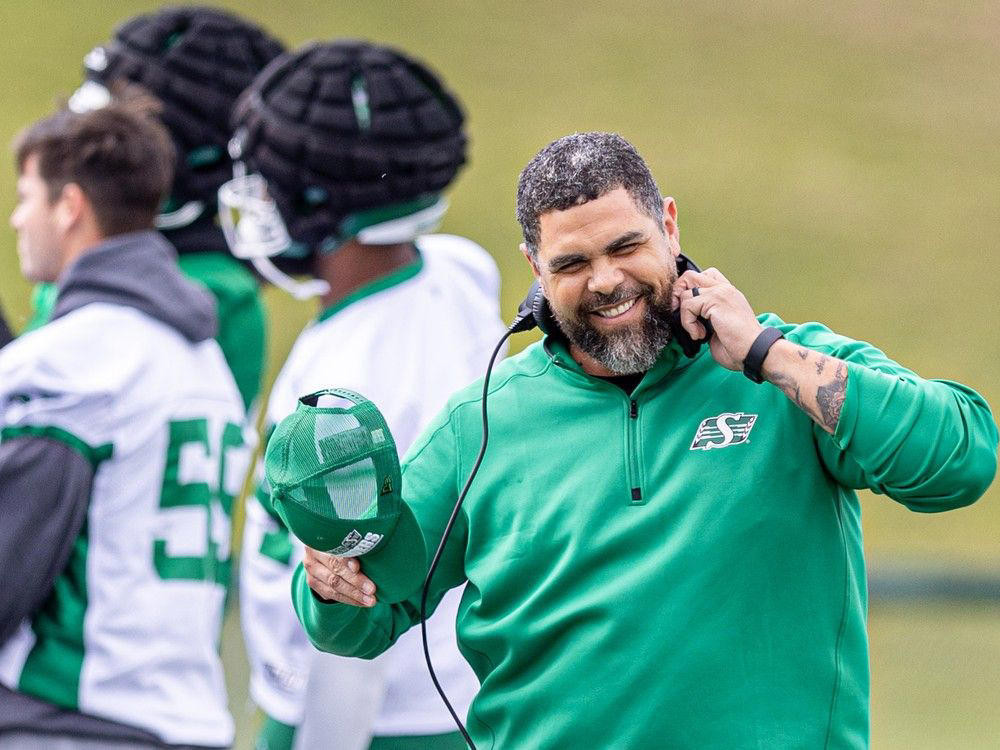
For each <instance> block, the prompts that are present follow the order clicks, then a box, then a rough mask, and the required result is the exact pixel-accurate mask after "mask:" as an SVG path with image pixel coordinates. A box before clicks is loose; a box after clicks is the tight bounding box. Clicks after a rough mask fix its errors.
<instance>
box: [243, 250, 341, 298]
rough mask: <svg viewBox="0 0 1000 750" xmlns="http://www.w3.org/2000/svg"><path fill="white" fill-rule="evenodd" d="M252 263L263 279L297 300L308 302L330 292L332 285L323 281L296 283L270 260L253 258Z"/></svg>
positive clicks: (312, 280)
mask: <svg viewBox="0 0 1000 750" xmlns="http://www.w3.org/2000/svg"><path fill="white" fill-rule="evenodd" d="M250 262H251V263H252V264H253V267H254V268H256V269H257V273H259V274H260V275H261V276H262V277H263V278H265V279H266V280H267V281H269V282H270V283H272V284H274V285H275V286H276V287H278V288H279V289H282V290H284V291H285V292H287V293H288V294H290V295H292V296H293V297H294V298H295V299H297V300H306V299H310V298H311V297H322V296H323V295H324V294H326V293H327V292H329V291H330V285H329V284H327V283H326V282H325V281H323V280H322V279H309V280H307V281H296V280H295V279H293V278H292V277H291V276H289V275H288V274H286V273H285V272H284V271H282V270H281V269H280V268H278V267H277V266H276V265H274V263H272V262H271V259H270V258H262V257H256V258H251V259H250Z"/></svg>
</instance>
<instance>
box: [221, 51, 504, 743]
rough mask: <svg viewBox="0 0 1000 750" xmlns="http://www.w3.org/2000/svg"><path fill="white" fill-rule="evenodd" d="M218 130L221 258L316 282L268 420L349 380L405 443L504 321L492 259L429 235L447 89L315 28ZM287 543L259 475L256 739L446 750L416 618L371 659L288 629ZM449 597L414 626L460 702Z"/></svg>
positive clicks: (251, 612)
mask: <svg viewBox="0 0 1000 750" xmlns="http://www.w3.org/2000/svg"><path fill="white" fill-rule="evenodd" d="M234 126H235V133H236V134H235V136H234V139H233V142H232V144H231V150H232V151H233V152H234V156H236V157H238V158H240V159H242V160H243V165H242V166H243V167H245V170H244V171H242V172H239V173H238V175H237V177H236V178H235V179H234V180H233V181H232V182H231V183H229V184H227V185H226V186H224V187H223V189H222V190H221V191H220V204H221V206H222V218H223V226H224V227H225V228H226V231H227V235H228V237H229V239H230V243H231V247H232V249H233V251H234V254H235V255H237V257H241V256H242V257H248V258H252V259H253V260H254V262H255V264H256V265H257V268H258V271H260V272H261V274H262V275H264V276H265V277H267V278H269V279H270V280H271V281H273V282H274V283H277V284H280V285H281V286H283V287H284V288H285V289H287V290H288V291H290V292H291V293H292V294H295V295H296V296H300V297H301V296H309V295H318V296H319V298H320V313H319V315H318V316H317V318H316V319H315V320H314V321H313V322H312V323H311V324H310V325H309V326H308V327H307V328H306V329H305V331H303V333H302V334H301V335H300V336H299V338H298V340H297V341H296V343H295V346H294V348H293V349H292V352H291V354H290V356H289V358H288V360H287V362H286V363H285V366H284V368H283V369H282V371H281V374H280V375H279V376H278V379H277V382H276V383H275V385H274V388H273V390H272V392H271V397H270V402H269V405H268V412H267V417H268V422H269V423H270V424H271V425H273V424H275V423H277V422H278V421H279V420H281V419H282V418H283V417H285V416H286V415H288V414H290V413H291V412H293V411H294V410H295V406H296V402H297V399H298V398H299V397H300V396H303V395H305V394H308V393H310V392H312V391H315V390H317V389H319V388H323V387H329V386H339V387H344V388H349V389H354V390H357V391H359V392H360V393H362V394H364V395H365V396H367V397H368V398H370V399H371V400H372V401H374V402H375V403H376V404H377V405H378V407H379V409H380V410H381V412H382V413H383V415H384V416H385V418H386V421H387V422H388V424H389V427H390V429H391V430H392V433H393V436H394V438H395V441H396V445H397V446H398V447H399V450H400V452H401V453H402V452H405V450H406V449H407V448H408V447H409V445H410V443H411V442H412V441H413V439H414V438H415V437H416V436H417V434H419V432H420V431H421V429H422V428H423V427H424V426H425V425H426V424H427V423H428V422H429V421H430V419H431V417H433V416H434V415H435V414H436V413H437V411H438V410H439V409H440V408H441V407H442V406H443V405H444V403H445V401H446V400H447V397H448V396H449V395H450V394H451V393H452V392H453V391H454V390H455V389H457V388H459V387H461V386H462V385H464V384H468V383H469V382H471V381H472V380H474V379H475V378H477V377H479V376H480V375H481V374H482V372H483V369H484V367H485V365H486V363H487V361H488V359H489V356H490V353H491V351H492V349H493V346H494V345H495V343H496V340H497V339H498V338H499V337H500V335H501V334H502V333H503V330H504V327H503V324H502V322H501V320H500V317H499V310H498V291H499V274H498V271H497V268H496V265H495V264H494V262H493V260H492V258H490V256H489V255H488V254H487V253H486V251H485V250H483V249H482V248H481V247H479V246H478V245H476V244H475V243H474V242H472V241H470V240H468V239H464V238H462V237H456V236H450V235H441V234H429V232H431V231H432V230H433V228H434V227H435V226H436V225H437V223H438V222H439V221H440V219H441V217H442V215H443V214H444V212H445V208H446V202H445V199H444V197H443V196H442V191H443V190H444V189H445V188H446V187H447V186H448V185H449V184H450V183H451V181H452V180H453V178H454V177H455V175H456V173H457V172H458V170H459V168H460V167H461V165H462V164H463V163H464V161H465V145H466V139H465V134H464V132H463V114H462V110H461V107H460V105H459V104H458V102H457V101H456V99H455V98H454V96H453V95H452V94H451V93H450V92H448V91H447V90H446V89H445V88H444V86H443V84H442V83H441V81H440V80H439V79H438V78H437V76H436V75H435V74H434V73H432V72H431V71H429V70H428V69H427V68H426V67H425V66H424V65H423V64H421V63H420V62H418V61H416V60H413V59H412V58H409V57H407V56H405V55H403V54H401V53H399V52H397V51H395V50H392V49H389V48H386V47H382V46H379V45H375V44H368V43H364V42H355V41H352V42H346V41H345V42H334V43H328V44H313V45H309V46H307V47H304V48H302V49H300V50H298V51H297V52H295V53H289V54H286V55H284V56H282V57H280V58H278V59H277V60H275V61H274V62H273V63H272V64H271V65H270V66H269V67H268V68H267V69H265V71H264V72H263V73H261V75H260V76H258V78H257V79H256V80H255V81H254V83H253V84H252V85H251V87H250V88H249V89H248V90H247V91H246V92H244V94H243V96H242V97H241V99H240V101H239V102H238V103H237V106H236V109H235V113H234ZM266 256H269V257H266ZM272 260H273V263H272ZM286 272H288V273H299V274H304V275H307V276H309V277H311V278H310V280H308V281H305V282H296V281H293V280H292V279H291V278H289V277H288V276H285V273H286ZM261 481H262V480H261ZM302 552H303V548H302V546H301V544H300V543H299V542H298V541H297V540H295V539H294V538H292V537H290V536H289V534H288V532H287V531H286V530H285V528H284V527H283V526H282V524H281V521H280V520H279V519H278V517H277V515H276V514H275V512H274V511H273V509H272V508H271V504H270V500H269V496H268V490H267V487H266V486H263V485H262V484H261V485H259V486H258V491H257V493H256V497H251V498H250V500H249V503H248V507H247V526H246V531H245V534H244V546H243V554H242V557H241V569H240V573H241V575H240V587H241V588H240V601H241V608H242V610H241V611H242V621H243V628H244V634H245V637H246V643H247V650H248V653H249V656H250V661H251V665H252V682H251V693H252V696H253V698H254V700H255V701H256V702H257V703H258V705H259V706H261V708H262V709H263V710H264V711H265V713H266V714H267V716H268V719H267V721H266V722H265V726H264V729H263V731H262V733H261V735H260V737H259V738H258V747H260V748H264V747H266V748H268V750H276V749H277V748H292V747H294V748H296V749H297V750H301V749H303V748H305V749H307V750H312V749H313V748H317V749H318V748H338V750H367V749H368V748H371V750H394V749H395V748H423V749H424V750H436V749H437V748H463V747H464V746H465V743H464V742H463V740H462V738H461V735H460V734H459V733H458V732H457V731H456V728H455V724H454V722H453V721H452V719H451V717H450V716H449V714H448V712H447V710H446V708H445V706H444V704H443V703H442V701H441V699H440V697H439V696H438V695H437V693H436V692H435V690H434V686H433V684H432V682H431V679H430V677H429V675H428V673H427V668H426V665H425V663H424V658H423V651H422V645H421V638H420V633H419V630H413V631H411V632H410V633H408V634H406V635H404V636H403V637H402V638H400V639H399V641H398V642H397V643H396V644H395V645H394V646H393V648H392V649H391V650H390V651H389V652H387V653H386V654H384V655H383V656H381V657H379V658H378V659H375V660H374V661H372V662H363V661H360V660H350V659H342V658H339V657H336V656H333V655H330V654H324V653H320V652H318V651H316V650H314V649H313V648H312V646H311V645H310V644H309V643H308V642H307V640H306V636H305V634H304V633H303V631H302V628H301V626H300V624H299V622H298V620H297V619H296V616H295V613H294V610H293V608H292V603H291V599H290V594H289V590H290V582H291V577H292V573H293V570H294V568H295V566H296V565H298V563H299V562H300V560H301V559H302ZM460 596H461V592H460V591H458V590H456V591H453V592H451V593H450V594H449V595H448V597H446V598H445V600H444V601H443V602H442V603H441V605H440V606H439V607H438V608H437V612H436V613H435V615H434V617H433V618H431V619H430V621H429V623H428V630H429V642H430V650H431V653H432V655H433V659H434V667H435V672H436V674H437V675H438V677H439V679H440V681H441V683H442V684H443V685H444V688H445V690H446V692H447V695H448V697H449V700H450V701H451V702H452V704H453V705H454V706H455V709H456V711H457V712H458V713H459V715H460V716H463V717H464V716H465V714H466V712H467V710H468V706H469V702H470V701H471V699H472V697H473V695H474V694H475V691H476V690H477V689H478V685H477V682H476V679H475V677H474V675H473V674H472V672H471V670H470V669H469V667H468V665H467V664H466V662H465V661H464V659H463V658H462V657H461V655H460V654H459V652H458V649H457V646H456V642H455V617H456V612H457V606H458V601H459V599H460Z"/></svg>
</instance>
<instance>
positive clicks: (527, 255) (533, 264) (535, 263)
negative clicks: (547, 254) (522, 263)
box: [521, 242, 541, 279]
mask: <svg viewBox="0 0 1000 750" xmlns="http://www.w3.org/2000/svg"><path fill="white" fill-rule="evenodd" d="M521 252H522V253H523V254H524V258H525V260H527V261H528V265H529V266H531V272H532V273H533V274H534V275H535V278H536V279H541V271H540V270H539V268H538V261H537V260H536V259H535V258H534V257H533V256H532V254H531V251H530V250H529V249H528V245H527V244H525V243H524V242H522V243H521Z"/></svg>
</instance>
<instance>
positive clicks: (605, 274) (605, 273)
mask: <svg viewBox="0 0 1000 750" xmlns="http://www.w3.org/2000/svg"><path fill="white" fill-rule="evenodd" d="M590 268H591V273H590V279H589V281H588V282H587V289H588V290H589V291H591V292H598V293H600V294H610V293H611V292H613V291H614V290H615V289H617V288H618V286H619V285H620V284H621V283H622V282H623V281H625V274H623V273H622V270H621V268H619V267H618V264H617V263H615V262H614V260H612V259H611V258H608V257H607V256H604V257H601V258H598V259H597V260H595V261H593V262H592V263H591V266H590Z"/></svg>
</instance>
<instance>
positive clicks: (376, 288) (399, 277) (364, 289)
mask: <svg viewBox="0 0 1000 750" xmlns="http://www.w3.org/2000/svg"><path fill="white" fill-rule="evenodd" d="M423 267H424V259H423V256H421V255H420V251H419V250H417V257H416V260H414V261H413V262H411V263H407V264H406V265H405V266H401V267H400V268H397V269H396V270H395V271H393V272H392V273H390V274H388V275H387V276H381V277H379V278H377V279H375V280H374V281H370V282H368V283H367V284H364V285H362V286H359V287H358V288H357V289H355V290H354V291H353V292H351V293H350V294H348V295H347V296H346V297H343V298H341V299H339V300H337V301H336V302H334V303H333V304H332V305H330V306H329V307H328V308H326V309H325V310H323V312H321V313H320V314H319V315H318V316H317V318H316V322H317V323H319V322H322V321H324V320H326V319H327V318H330V317H332V316H333V315H336V314H337V313H338V312H340V311H341V310H343V309H344V308H345V307H347V306H348V305H352V304H354V303H355V302H357V301H358V300H360V299H364V298H365V297H370V296H371V295H373V294H378V293H379V292H383V291H385V290H386V289H390V288H392V287H394V286H397V285H399V284H402V283H403V282H404V281H409V280H410V279H412V278H413V277H414V276H416V275H417V274H418V273H420V271H421V269H422V268H423Z"/></svg>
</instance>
